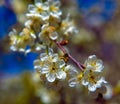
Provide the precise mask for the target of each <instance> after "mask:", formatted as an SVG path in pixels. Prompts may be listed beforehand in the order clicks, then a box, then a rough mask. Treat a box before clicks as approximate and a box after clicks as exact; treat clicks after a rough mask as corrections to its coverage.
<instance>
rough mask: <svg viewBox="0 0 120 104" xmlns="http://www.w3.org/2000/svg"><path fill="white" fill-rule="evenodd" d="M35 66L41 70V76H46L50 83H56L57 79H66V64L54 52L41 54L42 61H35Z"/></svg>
mask: <svg viewBox="0 0 120 104" xmlns="http://www.w3.org/2000/svg"><path fill="white" fill-rule="evenodd" d="M34 65H35V66H34V68H35V69H37V70H39V71H40V73H41V74H45V76H46V79H47V80H48V81H49V82H54V81H55V79H56V78H58V79H65V78H66V72H65V70H64V69H65V67H66V66H65V62H64V60H63V59H60V58H59V56H58V54H56V53H53V51H49V52H48V53H41V55H40V59H37V60H35V61H34Z"/></svg>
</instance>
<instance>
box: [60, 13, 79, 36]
mask: <svg viewBox="0 0 120 104" xmlns="http://www.w3.org/2000/svg"><path fill="white" fill-rule="evenodd" d="M61 31H62V32H63V34H64V35H66V36H69V35H71V34H77V33H78V30H77V28H76V27H75V23H74V21H73V20H71V19H70V15H67V18H66V19H65V20H63V21H62V23H61Z"/></svg>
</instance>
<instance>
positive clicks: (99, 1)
mask: <svg viewBox="0 0 120 104" xmlns="http://www.w3.org/2000/svg"><path fill="white" fill-rule="evenodd" d="M31 3H34V0H0V104H19V103H20V104H88V102H89V101H91V103H89V104H120V1H119V0H61V4H62V5H61V9H62V10H63V17H65V16H66V13H68V12H69V13H70V14H71V17H72V19H73V20H75V23H76V26H77V28H78V29H79V31H80V33H79V34H78V35H75V36H73V38H72V39H71V42H69V45H68V49H71V48H70V47H74V48H72V50H70V53H71V54H73V56H74V57H75V58H76V59H77V60H79V61H80V62H82V63H84V60H85V59H86V58H87V57H88V56H89V55H92V54H96V55H97V57H98V58H100V59H102V60H103V62H104V65H105V72H104V75H105V78H106V80H107V81H108V82H109V84H110V85H109V87H108V90H110V91H111V93H109V95H110V96H109V97H108V98H106V99H105V98H103V97H100V98H98V99H97V98H89V96H90V95H88V96H87V94H86V92H85V94H84V95H83V97H81V96H79V94H80V93H81V92H82V91H81V92H79V93H78V92H77V91H76V90H75V91H74V90H72V89H68V91H71V93H73V91H74V93H75V92H76V93H77V94H78V97H76V98H75V99H76V102H72V103H71V101H70V98H72V97H70V98H69V96H68V95H67V94H66V96H67V97H66V98H67V100H66V101H63V99H62V98H61V97H60V94H59V93H58V92H53V91H51V89H50V90H49V91H48V90H47V89H48V88H46V89H45V88H44V86H42V85H41V84H38V82H39V76H37V74H36V76H35V77H33V76H32V73H34V69H33V60H34V59H36V58H37V56H38V54H36V53H29V54H28V55H26V56H25V55H24V54H23V53H19V52H12V51H10V48H9V46H10V45H9V37H8V33H9V31H10V30H12V28H17V29H18V30H20V29H22V28H23V27H24V22H25V21H26V17H25V13H26V12H27V6H28V4H31ZM78 56H79V57H78ZM18 86H19V87H18ZM38 87H39V89H38ZM40 88H41V89H42V90H41V89H40ZM39 92H40V93H39ZM36 93H37V94H36ZM38 93H39V94H38ZM61 94H63V92H62V93H61ZM53 96H57V97H56V99H55V98H54V97H53ZM77 98H80V99H81V100H78V99H77ZM86 98H87V99H88V100H87V101H88V102H87V101H86V100H85V99H86ZM51 99H52V101H51ZM54 99H55V100H54ZM61 99H62V101H63V102H62V101H61ZM53 101H54V102H53ZM99 101H100V102H102V103H99ZM10 102H11V103H10ZM65 102H67V103H65ZM80 102H81V103H80Z"/></svg>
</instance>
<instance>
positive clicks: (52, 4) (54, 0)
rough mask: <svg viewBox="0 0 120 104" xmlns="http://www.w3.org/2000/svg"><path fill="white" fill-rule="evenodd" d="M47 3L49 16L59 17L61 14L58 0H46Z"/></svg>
mask: <svg viewBox="0 0 120 104" xmlns="http://www.w3.org/2000/svg"><path fill="white" fill-rule="evenodd" d="M48 3H49V14H50V16H52V17H54V18H57V19H59V18H60V16H61V15H62V11H61V10H60V1H59V0H48Z"/></svg>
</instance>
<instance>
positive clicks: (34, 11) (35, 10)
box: [26, 0, 49, 20]
mask: <svg viewBox="0 0 120 104" xmlns="http://www.w3.org/2000/svg"><path fill="white" fill-rule="evenodd" d="M48 9H49V6H48V2H44V3H43V2H40V0H35V5H32V4H30V5H29V6H28V10H29V12H30V13H27V14H26V16H27V17H37V18H40V19H42V20H46V19H48V18H49V15H48Z"/></svg>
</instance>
